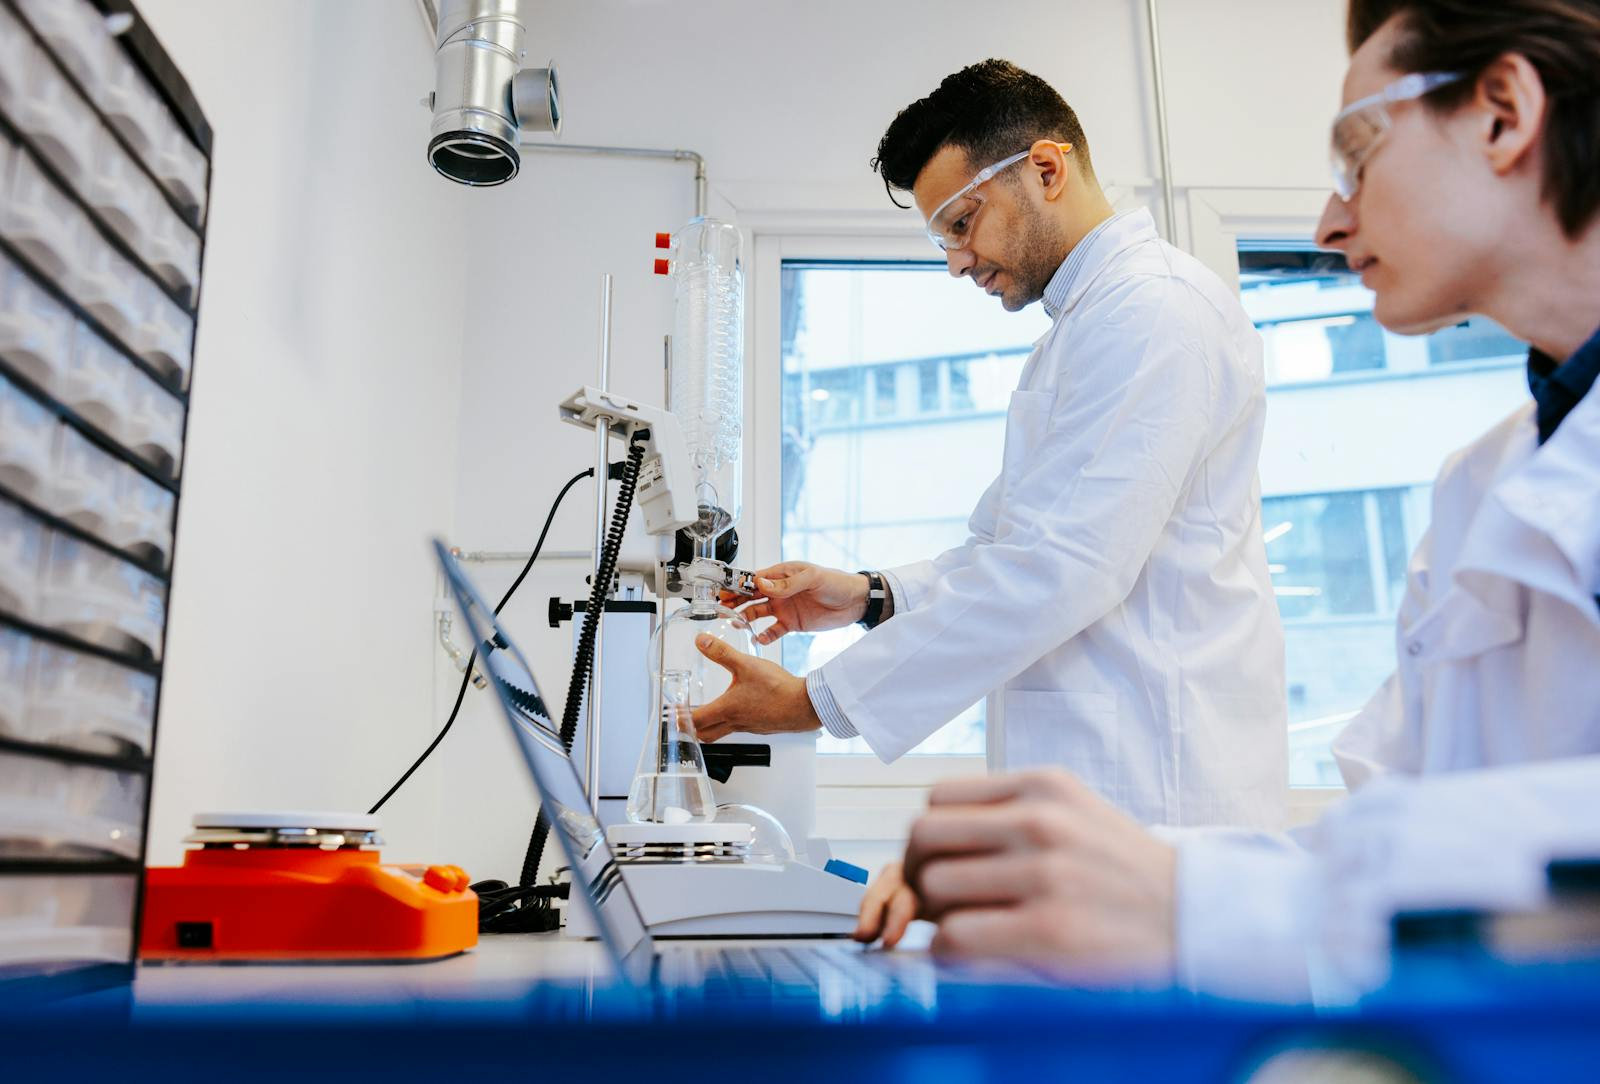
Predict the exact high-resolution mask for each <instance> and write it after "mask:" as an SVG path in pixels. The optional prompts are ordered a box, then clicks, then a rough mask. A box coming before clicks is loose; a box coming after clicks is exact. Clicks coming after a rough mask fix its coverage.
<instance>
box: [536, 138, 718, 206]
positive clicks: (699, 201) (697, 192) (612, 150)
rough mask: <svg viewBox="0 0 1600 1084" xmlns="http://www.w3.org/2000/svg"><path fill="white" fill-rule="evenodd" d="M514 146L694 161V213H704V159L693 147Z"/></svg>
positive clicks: (574, 152)
mask: <svg viewBox="0 0 1600 1084" xmlns="http://www.w3.org/2000/svg"><path fill="white" fill-rule="evenodd" d="M518 146H519V147H520V148H521V149H522V150H525V151H545V152H550V153H557V154H591V155H598V156H600V157H603V158H665V159H670V160H671V161H674V162H693V163H694V213H695V216H696V217H697V218H698V217H703V216H704V215H705V213H706V160H705V159H704V158H702V157H701V156H700V155H699V153H698V152H696V151H686V150H682V149H674V150H663V149H659V148H655V147H597V146H591V145H586V144H582V143H530V142H527V141H523V142H521V143H519V144H518Z"/></svg>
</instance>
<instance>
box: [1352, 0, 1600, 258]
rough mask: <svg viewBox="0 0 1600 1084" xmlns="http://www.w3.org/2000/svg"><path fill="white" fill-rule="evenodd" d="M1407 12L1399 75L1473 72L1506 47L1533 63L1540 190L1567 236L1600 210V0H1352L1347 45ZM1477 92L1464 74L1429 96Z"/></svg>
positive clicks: (1435, 99)
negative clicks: (1540, 117)
mask: <svg viewBox="0 0 1600 1084" xmlns="http://www.w3.org/2000/svg"><path fill="white" fill-rule="evenodd" d="M1397 15H1398V16H1400V17H1401V19H1402V22H1401V24H1400V27H1401V34H1400V37H1399V40H1398V41H1397V43H1396V44H1395V47H1394V50H1393V52H1392V53H1391V54H1390V57H1389V64H1390V66H1391V67H1393V68H1394V69H1396V70H1397V71H1402V72H1422V71H1441V72H1462V73H1464V74H1466V75H1468V76H1471V77H1473V78H1476V77H1477V76H1478V75H1479V74H1481V73H1482V72H1483V70H1484V69H1485V68H1487V67H1488V66H1489V65H1490V64H1492V63H1493V62H1494V61H1495V60H1497V59H1499V58H1500V57H1503V56H1505V55H1506V54H1508V53H1516V54H1519V55H1521V56H1524V57H1526V58H1527V59H1528V62H1529V63H1530V64H1532V65H1533V67H1534V69H1535V70H1536V71H1538V73H1539V78H1540V79H1541V80H1542V81H1543V83H1544V90H1545V94H1546V95H1547V97H1548V100H1549V112H1548V114H1547V117H1546V120H1545V130H1544V136H1543V144H1542V147H1543V153H1544V177H1543V195H1544V198H1545V199H1546V200H1547V201H1549V202H1550V203H1551V204H1552V205H1554V207H1555V212H1556V219H1557V220H1558V221H1559V222H1560V223H1561V228H1562V230H1564V231H1565V232H1566V234H1567V236H1568V237H1576V236H1577V235H1578V234H1579V233H1581V232H1582V231H1583V229H1584V227H1585V226H1587V225H1588V224H1589V222H1590V221H1591V220H1593V218H1594V216H1595V213H1596V211H1600V3H1597V2H1596V0H1350V12H1349V19H1348V21H1347V23H1346V24H1345V33H1346V36H1347V38H1348V39H1349V44H1350V51H1351V52H1355V51H1356V50H1357V49H1359V48H1360V47H1361V45H1362V43H1363V42H1365V41H1366V40H1367V39H1368V38H1370V37H1372V35H1374V34H1376V33H1377V32H1378V28H1379V27H1381V26H1383V25H1384V24H1385V23H1387V22H1388V21H1389V20H1390V19H1392V18H1394V17H1395V16H1397ZM1472 92H1473V83H1472V81H1470V80H1462V81H1461V82H1459V83H1452V84H1450V85H1449V86H1445V87H1441V88H1439V89H1438V90H1437V91H1435V92H1434V93H1432V94H1430V95H1428V99H1427V100H1428V103H1429V105H1430V106H1431V107H1433V108H1436V109H1453V108H1455V107H1457V106H1459V105H1461V104H1462V103H1463V102H1465V101H1466V100H1467V99H1468V98H1469V97H1470V96H1471V95H1472Z"/></svg>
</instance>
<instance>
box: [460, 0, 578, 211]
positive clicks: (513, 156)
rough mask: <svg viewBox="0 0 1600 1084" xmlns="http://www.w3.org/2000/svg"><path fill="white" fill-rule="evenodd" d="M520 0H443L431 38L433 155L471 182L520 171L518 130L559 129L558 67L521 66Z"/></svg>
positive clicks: (495, 179) (482, 182) (481, 182)
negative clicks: (433, 43) (432, 49)
mask: <svg viewBox="0 0 1600 1084" xmlns="http://www.w3.org/2000/svg"><path fill="white" fill-rule="evenodd" d="M526 33H527V27H526V24H525V23H524V21H523V17H522V4H521V2H520V0H442V2H441V3H440V4H439V22H438V27H437V29H436V31H435V35H434V40H435V46H434V54H433V67H434V88H435V89H434V93H433V95H432V97H431V104H432V106H433V126H432V129H431V138H430V139H429V141H428V161H429V162H431V163H432V164H433V168H434V169H436V170H438V171H439V173H440V174H442V175H443V176H445V177H448V178H449V179H450V180H452V181H457V182H459V183H461V184H466V185H476V186H485V185H496V184H504V183H505V182H506V181H509V180H510V179H511V178H513V177H515V176H516V175H517V170H518V169H519V168H520V167H521V164H522V155H521V153H520V152H519V151H518V149H517V144H518V143H519V142H520V139H521V134H522V133H523V132H525V131H530V132H555V133H559V132H560V131H561V104H560V96H559V92H558V89H557V84H556V72H555V67H554V66H553V65H552V66H551V67H548V68H530V69H526V70H524V69H523V67H522V61H523V57H524V55H525V53H526V50H525V48H524V45H523V39H524V38H525V36H526Z"/></svg>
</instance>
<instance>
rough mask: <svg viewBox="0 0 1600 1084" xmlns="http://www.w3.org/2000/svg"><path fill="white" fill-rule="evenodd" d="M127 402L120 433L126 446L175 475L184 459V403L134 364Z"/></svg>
mask: <svg viewBox="0 0 1600 1084" xmlns="http://www.w3.org/2000/svg"><path fill="white" fill-rule="evenodd" d="M127 403H128V411H127V413H126V414H124V415H123V416H122V423H121V425H120V427H119V429H118V433H117V435H118V436H119V437H121V439H122V444H123V446H124V447H125V448H127V449H128V450H129V451H131V452H132V453H133V454H134V455H137V456H138V457H139V458H140V459H142V460H144V461H145V462H146V463H148V464H150V465H151V466H152V467H154V468H155V469H156V470H158V471H160V472H161V473H162V474H164V475H166V476H167V477H168V478H176V477H177V476H178V470H179V467H180V466H181V464H182V460H183V404H182V403H180V402H179V401H178V400H177V399H175V398H174V397H173V395H172V393H171V392H169V391H167V390H166V389H165V388H163V387H161V385H159V384H157V383H156V382H155V381H154V380H151V379H150V378H149V377H148V376H146V375H145V374H144V373H142V372H140V371H139V370H138V369H135V368H134V367H133V366H131V365H130V366H128V396H127Z"/></svg>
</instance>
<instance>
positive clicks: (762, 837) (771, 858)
mask: <svg viewBox="0 0 1600 1084" xmlns="http://www.w3.org/2000/svg"><path fill="white" fill-rule="evenodd" d="M716 820H717V823H718V824H748V825H749V826H750V828H751V830H752V835H751V838H750V858H749V861H751V862H758V863H760V864H762V865H767V866H782V865H786V864H788V863H790V862H793V861H794V860H795V853H794V841H793V840H791V839H790V838H789V833H788V832H787V831H786V830H785V829H784V827H783V824H782V823H781V822H779V820H778V818H777V817H774V816H773V815H772V814H771V813H768V812H767V811H766V810H765V809H762V808H761V807H760V806H753V805H741V804H739V803H737V802H734V803H730V804H728V805H719V806H717V817H716Z"/></svg>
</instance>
